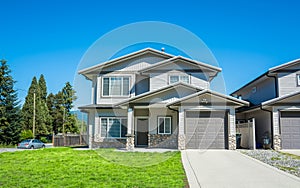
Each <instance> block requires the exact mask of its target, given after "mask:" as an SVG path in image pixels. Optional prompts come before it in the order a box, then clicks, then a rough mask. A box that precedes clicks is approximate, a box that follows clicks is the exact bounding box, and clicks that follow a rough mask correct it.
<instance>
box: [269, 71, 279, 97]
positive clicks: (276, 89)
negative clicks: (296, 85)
mask: <svg viewBox="0 0 300 188" xmlns="http://www.w3.org/2000/svg"><path fill="white" fill-rule="evenodd" d="M266 76H267V77H269V78H274V81H275V98H277V97H278V96H279V95H278V80H277V77H276V76H270V75H269V72H268V73H267V74H266Z"/></svg>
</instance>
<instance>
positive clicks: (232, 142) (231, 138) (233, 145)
mask: <svg viewBox="0 0 300 188" xmlns="http://www.w3.org/2000/svg"><path fill="white" fill-rule="evenodd" d="M228 141H229V144H228V145H229V146H228V147H229V148H228V149H229V150H235V149H236V135H234V134H233V135H229V136H228Z"/></svg>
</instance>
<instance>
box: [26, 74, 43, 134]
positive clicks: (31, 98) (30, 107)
mask: <svg viewBox="0 0 300 188" xmlns="http://www.w3.org/2000/svg"><path fill="white" fill-rule="evenodd" d="M39 91H40V90H39V87H38V82H37V79H36V77H35V76H34V77H33V78H32V81H31V85H30V87H29V89H28V93H27V96H26V98H25V103H24V105H23V107H22V126H23V130H32V128H33V113H34V112H33V111H34V103H35V109H37V108H36V107H37V101H38V100H39V99H38V96H39ZM35 112H37V110H35ZM35 117H36V116H35ZM35 133H36V131H35Z"/></svg>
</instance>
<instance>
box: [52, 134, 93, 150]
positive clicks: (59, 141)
mask: <svg viewBox="0 0 300 188" xmlns="http://www.w3.org/2000/svg"><path fill="white" fill-rule="evenodd" d="M84 145H88V142H87V134H66V135H65V136H63V135H55V136H54V139H53V146H54V147H58V146H84Z"/></svg>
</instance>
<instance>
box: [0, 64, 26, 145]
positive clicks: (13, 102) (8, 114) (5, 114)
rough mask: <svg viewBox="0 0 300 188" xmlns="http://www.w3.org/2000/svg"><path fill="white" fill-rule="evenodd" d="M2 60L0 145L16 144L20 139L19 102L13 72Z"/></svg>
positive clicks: (0, 77)
mask: <svg viewBox="0 0 300 188" xmlns="http://www.w3.org/2000/svg"><path fill="white" fill-rule="evenodd" d="M6 63H7V61H6V60H1V67H0V143H1V144H16V143H17V142H18V141H19V137H20V131H21V129H20V123H19V120H20V114H19V107H18V101H17V93H16V91H15V90H14V83H15V81H14V80H13V78H12V76H11V75H10V73H11V70H10V69H9V67H8V65H7V64H6Z"/></svg>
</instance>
